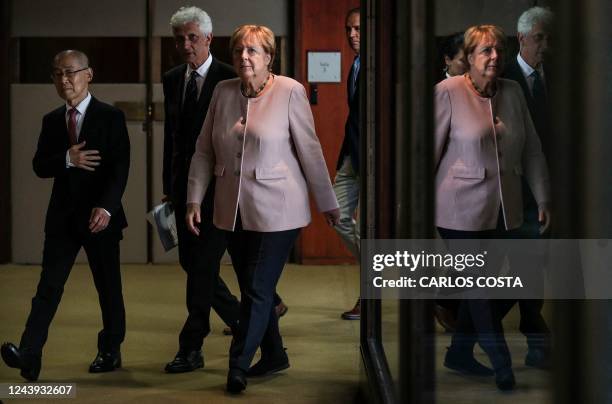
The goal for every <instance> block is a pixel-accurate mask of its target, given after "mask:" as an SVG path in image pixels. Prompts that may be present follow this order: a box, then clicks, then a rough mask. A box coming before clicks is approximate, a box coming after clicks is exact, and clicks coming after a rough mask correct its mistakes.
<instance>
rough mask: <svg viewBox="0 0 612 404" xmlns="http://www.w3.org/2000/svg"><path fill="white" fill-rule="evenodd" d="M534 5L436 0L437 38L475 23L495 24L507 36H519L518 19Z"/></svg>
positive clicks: (508, 0)
mask: <svg viewBox="0 0 612 404" xmlns="http://www.w3.org/2000/svg"><path fill="white" fill-rule="evenodd" d="M532 5H533V1H529V0H468V1H457V0H436V17H435V18H436V35H448V34H450V33H453V32H456V31H465V29H466V28H467V27H469V26H471V25H476V24H495V25H498V26H500V27H501V28H502V29H503V30H504V32H505V33H506V35H516V21H517V20H518V17H519V16H520V15H521V14H522V13H523V11H525V10H527V9H528V8H530V7H531V6H532Z"/></svg>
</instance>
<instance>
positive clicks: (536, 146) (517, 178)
mask: <svg viewBox="0 0 612 404" xmlns="http://www.w3.org/2000/svg"><path fill="white" fill-rule="evenodd" d="M504 41H505V38H504V35H503V33H502V32H501V30H500V29H499V28H497V27H495V26H492V25H480V26H475V27H471V28H469V29H468V30H467V31H466V32H465V35H464V54H465V58H466V61H467V63H468V65H469V69H468V72H467V73H466V74H465V75H462V76H455V77H451V78H448V79H446V80H444V81H442V82H440V83H438V85H436V88H435V108H436V130H435V167H436V184H435V190H436V226H437V227H438V231H439V233H440V235H441V236H442V238H445V239H453V238H462V239H466V238H469V239H486V238H499V239H502V238H512V237H514V236H515V234H514V233H513V232H512V230H513V229H516V228H518V227H520V226H521V224H522V222H523V203H522V196H521V189H522V188H521V176H522V175H525V177H526V179H527V181H528V183H529V185H530V187H531V190H532V192H533V195H534V196H535V199H536V200H537V202H538V205H539V219H540V221H541V222H542V223H543V226H542V229H541V231H542V232H543V231H545V230H546V229H547V228H548V226H549V223H550V213H549V203H550V181H549V178H548V169H547V167H546V161H545V159H544V155H543V154H542V150H541V146H540V140H539V138H538V136H537V134H536V132H535V129H534V126H533V123H532V122H531V118H530V116H529V110H528V109H527V104H526V101H525V99H524V96H523V93H522V91H521V88H520V87H519V85H518V84H517V83H515V82H513V81H510V80H504V79H499V78H498V76H499V73H500V71H501V68H502V66H503V51H504ZM501 320H502V319H501V317H500V315H499V314H498V310H497V309H496V308H495V305H494V304H493V303H492V302H491V301H489V300H483V299H479V300H465V301H463V302H462V304H461V306H460V308H459V314H458V319H457V327H456V332H455V334H454V335H453V339H452V342H451V346H450V348H449V350H448V352H447V354H446V357H445V360H444V365H445V366H446V367H448V368H451V369H454V370H458V371H460V372H462V373H469V374H473V375H491V374H493V371H494V372H495V381H496V384H497V386H498V388H499V389H501V390H510V389H513V388H514V385H515V380H514V374H513V372H512V369H511V361H510V354H509V351H508V347H507V345H506V341H505V339H504V336H503V328H502V324H501ZM476 335H477V337H478V342H479V343H480V346H481V347H482V348H483V350H484V351H485V352H486V353H487V354H488V356H489V359H490V361H491V364H492V365H493V367H494V369H493V370H491V369H489V368H487V367H485V366H483V365H481V364H480V363H479V362H477V361H476V359H474V356H473V348H474V344H475V343H476Z"/></svg>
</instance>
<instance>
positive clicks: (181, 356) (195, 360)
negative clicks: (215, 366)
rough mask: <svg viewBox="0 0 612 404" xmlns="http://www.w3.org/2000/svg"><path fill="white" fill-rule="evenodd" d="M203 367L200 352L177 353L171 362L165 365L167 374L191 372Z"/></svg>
mask: <svg viewBox="0 0 612 404" xmlns="http://www.w3.org/2000/svg"><path fill="white" fill-rule="evenodd" d="M203 367H204V358H203V357H202V351H188V352H183V351H178V353H177V354H176V356H175V357H174V359H173V360H172V362H169V363H167V364H166V368H165V370H166V372H167V373H185V372H192V371H194V370H196V369H199V368H203Z"/></svg>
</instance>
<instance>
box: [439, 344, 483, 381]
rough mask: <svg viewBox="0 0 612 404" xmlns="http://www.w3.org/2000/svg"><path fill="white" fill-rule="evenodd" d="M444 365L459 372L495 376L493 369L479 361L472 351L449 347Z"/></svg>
mask: <svg viewBox="0 0 612 404" xmlns="http://www.w3.org/2000/svg"><path fill="white" fill-rule="evenodd" d="M444 366H446V367H447V368H449V369H452V370H456V371H457V372H459V373H463V374H466V375H473V376H493V374H494V373H495V372H493V369H491V368H488V367H486V366H485V365H483V364H481V363H480V362H478V361H477V360H476V359H475V358H474V355H473V354H472V353H471V352H467V351H466V352H463V351H460V350H458V349H449V350H448V351H446V356H445V357H444Z"/></svg>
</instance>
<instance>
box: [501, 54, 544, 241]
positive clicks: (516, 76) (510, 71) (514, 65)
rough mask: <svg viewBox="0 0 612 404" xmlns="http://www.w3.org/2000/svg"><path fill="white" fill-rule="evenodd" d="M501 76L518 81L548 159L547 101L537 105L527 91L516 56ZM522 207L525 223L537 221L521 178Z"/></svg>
mask: <svg viewBox="0 0 612 404" xmlns="http://www.w3.org/2000/svg"><path fill="white" fill-rule="evenodd" d="M544 74H545V75H546V82H545V84H546V87H547V88H546V92H547V93H548V83H549V82H550V75H549V72H548V71H547V70H545V72H544ZM503 76H504V77H505V78H507V79H510V80H514V81H516V82H518V83H519V85H520V86H521V89H522V90H523V94H524V95H525V99H526V100H527V108H528V109H529V115H530V116H531V120H532V121H533V125H534V126H535V129H536V132H537V133H538V137H539V138H540V142H541V143H542V151H543V152H544V156H545V157H546V159H547V160H550V141H551V135H550V110H549V106H548V103H546V104H544V105H538V104H537V103H536V101H535V99H534V98H533V95H532V93H531V91H529V86H528V85H527V81H526V80H525V76H523V71H522V70H521V66H520V65H519V64H518V61H517V60H516V57H514V58H511V60H510V62H509V63H508V64H507V65H506V67H505V68H504V74H503ZM522 188H523V208H524V217H525V223H527V224H528V223H537V221H538V204H537V202H536V201H535V198H534V197H533V194H532V193H531V188H530V187H529V186H528V185H527V181H525V179H523V186H522ZM534 234H536V235H537V234H538V233H537V227H536V228H535V232H534Z"/></svg>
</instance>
